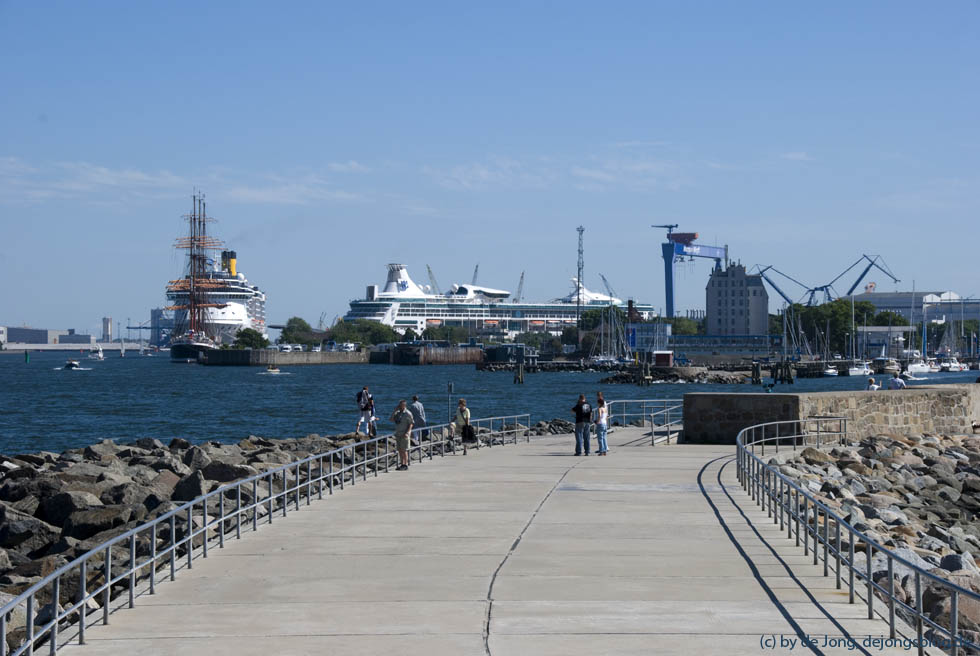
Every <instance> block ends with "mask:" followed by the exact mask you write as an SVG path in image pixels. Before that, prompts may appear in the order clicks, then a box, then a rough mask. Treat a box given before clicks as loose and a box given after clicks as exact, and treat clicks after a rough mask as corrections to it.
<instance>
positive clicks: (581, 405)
mask: <svg viewBox="0 0 980 656" xmlns="http://www.w3.org/2000/svg"><path fill="white" fill-rule="evenodd" d="M572 414H574V415H575V455H577V456H580V455H582V452H583V450H584V451H585V455H589V432H590V428H591V425H592V406H591V405H589V402H588V401H586V400H585V394H579V395H578V403H576V404H575V406H574V407H573V408H572Z"/></svg>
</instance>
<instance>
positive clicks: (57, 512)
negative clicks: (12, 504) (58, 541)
mask: <svg viewBox="0 0 980 656" xmlns="http://www.w3.org/2000/svg"><path fill="white" fill-rule="evenodd" d="M101 505H102V501H101V500H100V499H99V497H97V496H95V495H94V494H91V493H89V492H80V491H77V490H71V491H68V492H60V493H58V494H56V495H54V496H52V497H48V498H46V499H45V500H44V501H42V502H41V505H40V507H39V508H38V512H37V516H38V518H39V519H43V520H44V521H46V522H47V523H49V524H53V525H55V526H62V525H64V523H65V520H66V519H68V516H69V515H71V514H72V513H73V512H75V511H76V510H85V509H86V508H92V507H95V506H101Z"/></svg>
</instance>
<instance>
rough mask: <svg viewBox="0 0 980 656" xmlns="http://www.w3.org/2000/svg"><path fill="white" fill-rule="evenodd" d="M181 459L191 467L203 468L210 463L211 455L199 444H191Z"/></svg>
mask: <svg viewBox="0 0 980 656" xmlns="http://www.w3.org/2000/svg"><path fill="white" fill-rule="evenodd" d="M182 460H183V463H184V464H185V465H187V466H188V467H190V468H191V469H204V468H205V467H207V466H208V465H210V464H211V456H209V455H208V453H207V451H205V450H204V449H202V448H201V447H199V446H192V447H191V448H189V449H187V451H185V452H184V457H183V458H182Z"/></svg>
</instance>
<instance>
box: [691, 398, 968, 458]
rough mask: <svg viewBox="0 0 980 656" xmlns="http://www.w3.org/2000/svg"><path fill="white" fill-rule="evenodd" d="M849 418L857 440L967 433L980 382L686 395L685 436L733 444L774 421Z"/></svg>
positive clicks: (850, 433) (852, 434)
mask: <svg viewBox="0 0 980 656" xmlns="http://www.w3.org/2000/svg"><path fill="white" fill-rule="evenodd" d="M815 416H834V417H846V418H847V420H848V425H847V427H848V433H849V435H850V436H851V438H852V439H858V440H860V439H864V438H866V437H870V436H872V435H875V434H878V433H882V432H885V433H888V432H902V433H918V434H922V433H938V434H957V433H958V434H965V433H971V432H972V425H973V423H974V422H975V421H977V420H980V385H975V384H974V385H969V384H968V385H943V386H941V387H916V388H914V389H908V390H902V391H877V392H865V391H847V392H811V393H805V394H711V393H697V394H685V395H684V440H685V441H687V442H696V443H708V444H734V443H735V436H736V435H737V434H738V432H739V431H740V430H742V429H743V428H745V427H747V426H752V425H754V424H761V423H765V422H770V421H789V420H798V419H806V418H807V417H815Z"/></svg>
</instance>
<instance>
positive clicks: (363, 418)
mask: <svg viewBox="0 0 980 656" xmlns="http://www.w3.org/2000/svg"><path fill="white" fill-rule="evenodd" d="M356 398H357V407H358V409H359V410H360V411H361V415H360V417H358V419H357V428H355V429H354V435H355V436H357V435H360V434H361V424H362V423H363V424H364V434H365V435H370V434H371V424H372V417H374V397H373V396H371V393H370V392H368V386H367V385H365V386H364V387H363V388H362V389H361V391H360V392H358V393H357V397H356Z"/></svg>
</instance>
